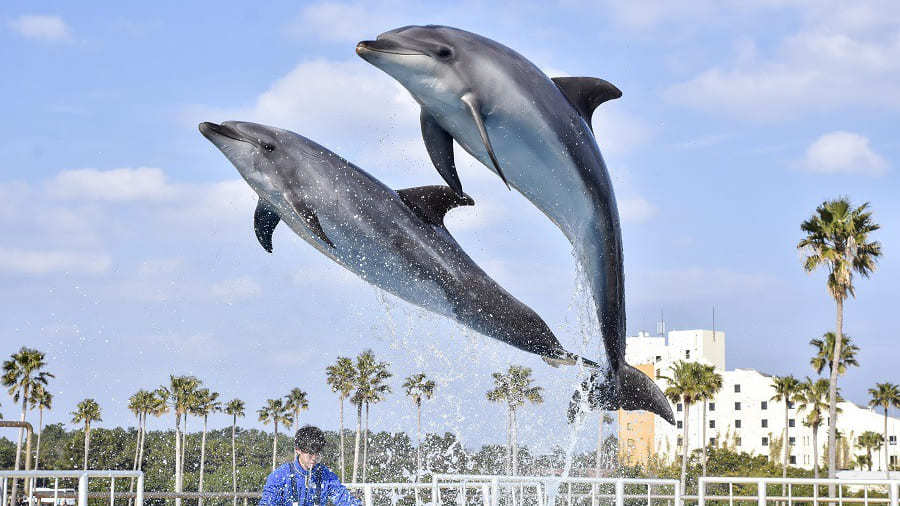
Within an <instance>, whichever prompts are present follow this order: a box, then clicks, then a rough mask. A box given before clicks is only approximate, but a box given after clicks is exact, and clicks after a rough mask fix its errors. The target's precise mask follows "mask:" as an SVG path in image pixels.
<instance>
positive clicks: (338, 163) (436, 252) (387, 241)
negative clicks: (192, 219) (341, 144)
mask: <svg viewBox="0 0 900 506" xmlns="http://www.w3.org/2000/svg"><path fill="white" fill-rule="evenodd" d="M199 128H200V132H201V133H202V134H203V135H204V136H205V137H206V138H207V139H209V140H210V141H211V142H212V143H213V144H215V146H216V147H217V148H219V149H220V150H221V151H222V153H224V154H225V156H226V157H227V158H228V160H230V161H231V163H232V164H234V166H235V167H236V168H237V169H238V172H240V174H241V176H243V178H244V179H245V180H246V181H247V183H248V184H249V185H250V187H251V188H253V190H254V191H255V192H256V193H257V194H258V195H259V203H258V204H257V207H256V212H255V216H254V229H255V231H256V237H257V239H258V240H259V242H260V244H261V245H262V246H263V248H265V250H266V251H269V252H271V251H272V233H273V232H274V230H275V227H276V226H277V225H278V223H279V222H281V221H284V222H285V223H286V224H287V225H288V226H289V227H290V228H291V230H293V231H294V232H295V233H296V234H297V235H299V236H300V237H301V238H303V239H304V240H305V241H306V242H308V243H310V244H311V245H312V246H313V247H315V248H316V249H317V250H319V251H320V252H321V253H323V254H324V255H325V256H327V257H328V258H330V259H332V260H334V261H335V262H337V263H338V264H340V265H341V266H343V267H344V268H346V269H348V270H350V271H351V272H353V273H354V274H356V275H357V276H359V277H361V278H362V279H364V280H365V281H367V282H369V283H371V284H373V285H375V286H377V287H379V288H381V289H382V290H385V291H387V292H390V293H392V294H394V295H396V296H398V297H400V298H402V299H404V300H406V301H407V302H409V303H411V304H415V305H417V306H420V307H423V308H425V309H427V310H429V311H432V312H434V313H437V314H440V315H443V316H446V317H448V318H452V319H453V320H456V321H457V322H459V323H461V324H463V325H465V326H466V327H469V328H471V329H473V330H475V331H477V332H480V333H481V334H484V335H486V336H488V337H493V338H494V339H499V340H500V341H503V342H505V343H508V344H511V345H513V346H515V347H516V348H519V349H521V350H524V351H527V352H531V353H535V354H537V355H540V356H541V357H542V358H543V359H544V360H545V361H547V362H549V363H551V364H553V365H558V364H576V363H577V361H579V360H581V361H583V363H584V364H585V365H586V366H588V367H591V368H593V369H595V370H596V369H599V368H600V367H601V366H600V365H599V364H598V363H596V362H594V361H591V360H588V359H583V358H580V357H578V356H577V355H575V354H573V353H570V352H568V351H566V350H565V349H563V347H562V345H561V344H560V343H559V341H558V340H557V339H556V336H554V335H553V333H552V332H551V331H550V328H549V327H548V326H547V324H546V323H544V321H543V320H542V319H541V317H540V316H538V315H537V313H535V312H534V311H533V310H532V309H531V308H530V307H528V306H526V305H525V304H523V303H522V302H520V301H519V300H518V299H516V298H515V297H513V296H512V295H510V294H509V292H507V291H506V290H504V289H503V287H501V286H500V285H498V284H497V283H496V282H495V281H494V280H493V279H491V277H490V276H488V275H487V274H486V273H485V272H484V271H483V270H481V268H480V267H478V265H476V264H475V262H473V261H472V259H471V258H469V256H468V255H467V254H466V252H465V251H463V249H462V248H461V247H460V246H459V244H458V243H457V242H456V240H455V239H454V238H453V236H452V235H450V233H449V232H448V231H447V229H446V228H445V227H444V214H445V213H446V212H447V211H449V210H450V209H453V208H454V207H457V206H462V205H469V206H470V205H473V204H474V201H473V200H472V199H471V198H470V197H468V196H467V195H462V196H460V195H457V194H456V193H455V192H453V191H452V190H451V189H450V188H448V187H446V186H423V187H418V188H407V189H404V190H398V191H394V190H392V189H390V188H388V187H387V186H385V185H384V184H382V183H381V181H379V180H377V179H375V178H374V177H372V176H371V175H369V174H368V173H367V172H365V171H363V170H362V169H360V168H359V167H357V166H355V165H353V164H352V163H350V162H348V161H346V160H344V159H343V158H341V157H340V156H338V155H336V154H335V153H333V152H331V151H329V150H328V149H326V148H324V147H322V146H320V145H319V144H316V143H315V142H313V141H311V140H309V139H307V138H306V137H303V136H301V135H298V134H296V133H294V132H290V131H287V130H282V129H280V128H274V127H269V126H265V125H259V124H255V123H245V122H233V121H227V122H225V123H222V124H221V125H219V124H215V123H201V124H200V127H199Z"/></svg>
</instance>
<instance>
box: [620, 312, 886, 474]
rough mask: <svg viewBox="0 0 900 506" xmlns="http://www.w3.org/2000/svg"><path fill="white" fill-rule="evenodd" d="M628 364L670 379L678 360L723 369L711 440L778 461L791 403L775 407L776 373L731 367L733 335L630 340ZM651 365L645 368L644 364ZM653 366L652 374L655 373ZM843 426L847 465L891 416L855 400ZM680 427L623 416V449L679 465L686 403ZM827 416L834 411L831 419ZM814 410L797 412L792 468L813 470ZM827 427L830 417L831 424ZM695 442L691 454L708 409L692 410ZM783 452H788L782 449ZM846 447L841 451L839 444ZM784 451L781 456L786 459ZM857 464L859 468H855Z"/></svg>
mask: <svg viewBox="0 0 900 506" xmlns="http://www.w3.org/2000/svg"><path fill="white" fill-rule="evenodd" d="M625 357H626V361H627V362H628V363H630V364H632V365H635V366H638V367H640V368H641V369H643V370H645V372H648V373H650V372H653V373H655V374H656V376H657V377H658V376H660V375H663V376H665V375H668V374H669V373H670V367H671V365H672V364H673V363H674V362H675V361H678V360H685V361H697V362H703V363H707V364H712V365H713V366H715V368H716V370H717V372H719V373H720V374H721V375H722V380H723V381H722V382H723V385H722V389H721V390H720V392H719V394H718V395H717V396H716V398H715V399H714V400H712V401H710V402H709V403H708V405H707V422H706V423H707V429H706V438H707V440H708V441H709V442H710V443H713V444H716V445H722V444H726V445H728V446H729V447H734V449H735V450H737V451H744V452H748V453H751V454H757V455H766V456H770V455H771V454H772V453H773V452H772V450H773V444H777V443H778V442H780V440H781V438H782V437H783V431H784V425H785V410H784V408H785V405H784V403H783V402H775V401H773V400H772V397H773V396H774V395H775V392H774V388H773V386H772V376H771V375H769V374H764V373H761V372H759V371H755V370H753V369H734V370H726V368H725V333H724V332H721V331H717V332H715V334H714V333H713V332H712V331H711V330H681V331H671V332H669V333H668V336H667V337H662V336H660V337H654V336H649V335H647V334H646V333H641V334H640V335H638V336H637V337H629V338H627V347H626V355H625ZM642 365H643V366H642ZM651 367H652V369H651ZM656 382H657V384H658V385H659V386H660V387H661V388H663V389H665V387H666V386H667V382H666V380H665V379H661V378H657V379H656ZM838 406H839V408H840V409H841V410H842V412H841V413H840V414H839V415H838V423H837V429H838V432H839V433H841V434H842V435H843V436H844V438H843V439H844V443H842V444H843V446H844V449H845V450H846V451H847V454H848V458H846V459H844V460H845V462H844V463H845V464H847V463H848V462H852V461H851V460H850V459H854V460H855V458H856V457H857V456H860V455H865V449H864V448H861V447H859V446H858V445H857V438H858V436H859V435H860V434H861V433H863V432H865V431H869V430H871V431H874V432H877V433H879V434H882V433H883V430H884V414H883V413H882V412H881V411H880V410H879V411H874V410H871V409H868V408H863V407H859V406H857V405H856V404H853V403H850V402H843V403H839V404H838ZM673 411H675V418H676V420H678V422H677V425H676V426H672V425H669V424H668V423H667V422H665V421H664V420H663V419H662V418H660V417H657V416H653V415H649V414H646V413H625V412H620V423H619V431H620V448H621V449H622V450H623V453H624V454H625V456H626V458H629V459H630V460H631V462H632V463H638V462H639V461H645V456H649V455H656V456H657V457H658V458H661V459H665V460H671V459H673V458H675V457H676V456H678V455H680V454H681V447H680V445H681V439H682V435H683V428H682V423H683V422H682V421H683V420H684V410H683V406H681V405H678V406H673ZM826 418H827V414H826ZM805 420H806V413H805V412H803V411H800V410H798V409H796V408H795V407H792V406H791V407H789V409H788V422H787V423H788V428H789V439H790V442H791V450H790V461H791V464H792V465H795V466H797V467H802V468H806V469H812V464H813V440H812V439H813V438H812V428H810V427H807V426H805V425H804V421H805ZM826 422H827V420H826ZM688 425H689V427H688V444H689V446H690V449H691V450H693V449H696V448H700V447H701V444H702V443H701V430H700V429H701V425H702V405H701V404H695V405H693V406H692V407H691V412H690V414H689V417H688ZM898 434H900V419H898V418H895V417H891V418H888V439H889V441H888V458H889V462H890V465H892V466H900V446H898V444H897V437H898ZM827 440H828V426H827V423H825V424H823V425H822V426H821V427H820V428H819V434H818V445H819V456H820V459H822V460H820V462H824V461H825V460H826V459H827V456H825V455H824V446H825V444H826V443H827ZM782 448H783V447H782ZM839 449H840V447H839ZM783 451H784V450H781V452H779V454H778V459H779V460H778V461H779V462H780V459H781V458H782V457H781V455H782V454H783V453H782V452H783ZM883 460H884V450H883V449H882V450H880V451H878V452H877V453H875V452H873V455H872V469H873V470H875V469H879V470H880V469H884V468H883ZM851 465H852V464H851Z"/></svg>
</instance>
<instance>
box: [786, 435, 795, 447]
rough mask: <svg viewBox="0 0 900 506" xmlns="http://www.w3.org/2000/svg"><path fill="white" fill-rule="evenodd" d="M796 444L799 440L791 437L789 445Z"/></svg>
mask: <svg viewBox="0 0 900 506" xmlns="http://www.w3.org/2000/svg"><path fill="white" fill-rule="evenodd" d="M796 442H797V438H795V437H794V436H791V437H789V438H788V445H790V446H794V444H795V443H796Z"/></svg>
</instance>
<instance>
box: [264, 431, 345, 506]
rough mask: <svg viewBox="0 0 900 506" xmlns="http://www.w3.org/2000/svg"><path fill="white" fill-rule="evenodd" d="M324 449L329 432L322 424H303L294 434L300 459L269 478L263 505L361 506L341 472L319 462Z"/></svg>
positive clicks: (295, 459)
mask: <svg viewBox="0 0 900 506" xmlns="http://www.w3.org/2000/svg"><path fill="white" fill-rule="evenodd" d="M324 448H325V434H324V433H323V432H322V431H321V430H319V428H318V427H313V426H312V425H306V426H304V427H301V428H300V430H298V431H297V434H296V435H295V436H294V453H296V458H294V459H293V460H291V461H290V462H288V463H286V464H282V465H281V466H279V467H278V468H277V469H275V470H274V471H272V473H271V474H270V475H269V477H268V478H266V486H265V487H264V488H263V492H262V499H260V501H259V506H326V505H327V504H334V505H336V506H360V505H361V504H362V503H361V502H360V501H359V499H357V498H355V497H353V496H352V495H351V494H350V491H348V490H347V488H346V487H344V485H343V484H341V481H340V480H339V479H338V477H337V475H336V474H334V473H333V472H331V470H330V469H328V468H327V467H325V464H320V463H319V458H320V457H321V456H322V450H323V449H324Z"/></svg>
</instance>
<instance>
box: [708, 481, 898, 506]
mask: <svg viewBox="0 0 900 506" xmlns="http://www.w3.org/2000/svg"><path fill="white" fill-rule="evenodd" d="M710 485H719V487H717V490H714V491H710V490H709V486H710ZM726 487H727V488H726ZM736 487H737V488H736ZM769 487H773V488H775V489H776V491H775V492H774V493H769V490H768V488H769ZM826 487H828V488H834V490H835V496H834V497H830V496H829V493H828V490H827V489H826V490H820V488H826ZM754 488H755V490H754ZM798 489H799V490H798ZM898 497H900V480H868V479H865V480H853V479H851V480H847V479H827V478H820V479H818V480H816V479H810V478H787V479H784V478H740V477H711V476H707V477H702V478H700V479H699V482H698V485H697V505H698V506H707V503H708V502H712V503H714V504H715V505H716V506H719V505H725V504H727V505H728V506H734V505H735V504H738V503H744V504H746V503H753V502H755V503H756V504H757V506H771V504H781V505H785V506H794V505H796V504H801V505H812V506H819V505H820V504H823V503H824V505H825V506H827V505H835V504H836V505H839V506H841V505H845V504H850V505H857V504H862V505H863V506H869V505H885V506H900V504H898ZM739 506H740V505H739Z"/></svg>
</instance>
